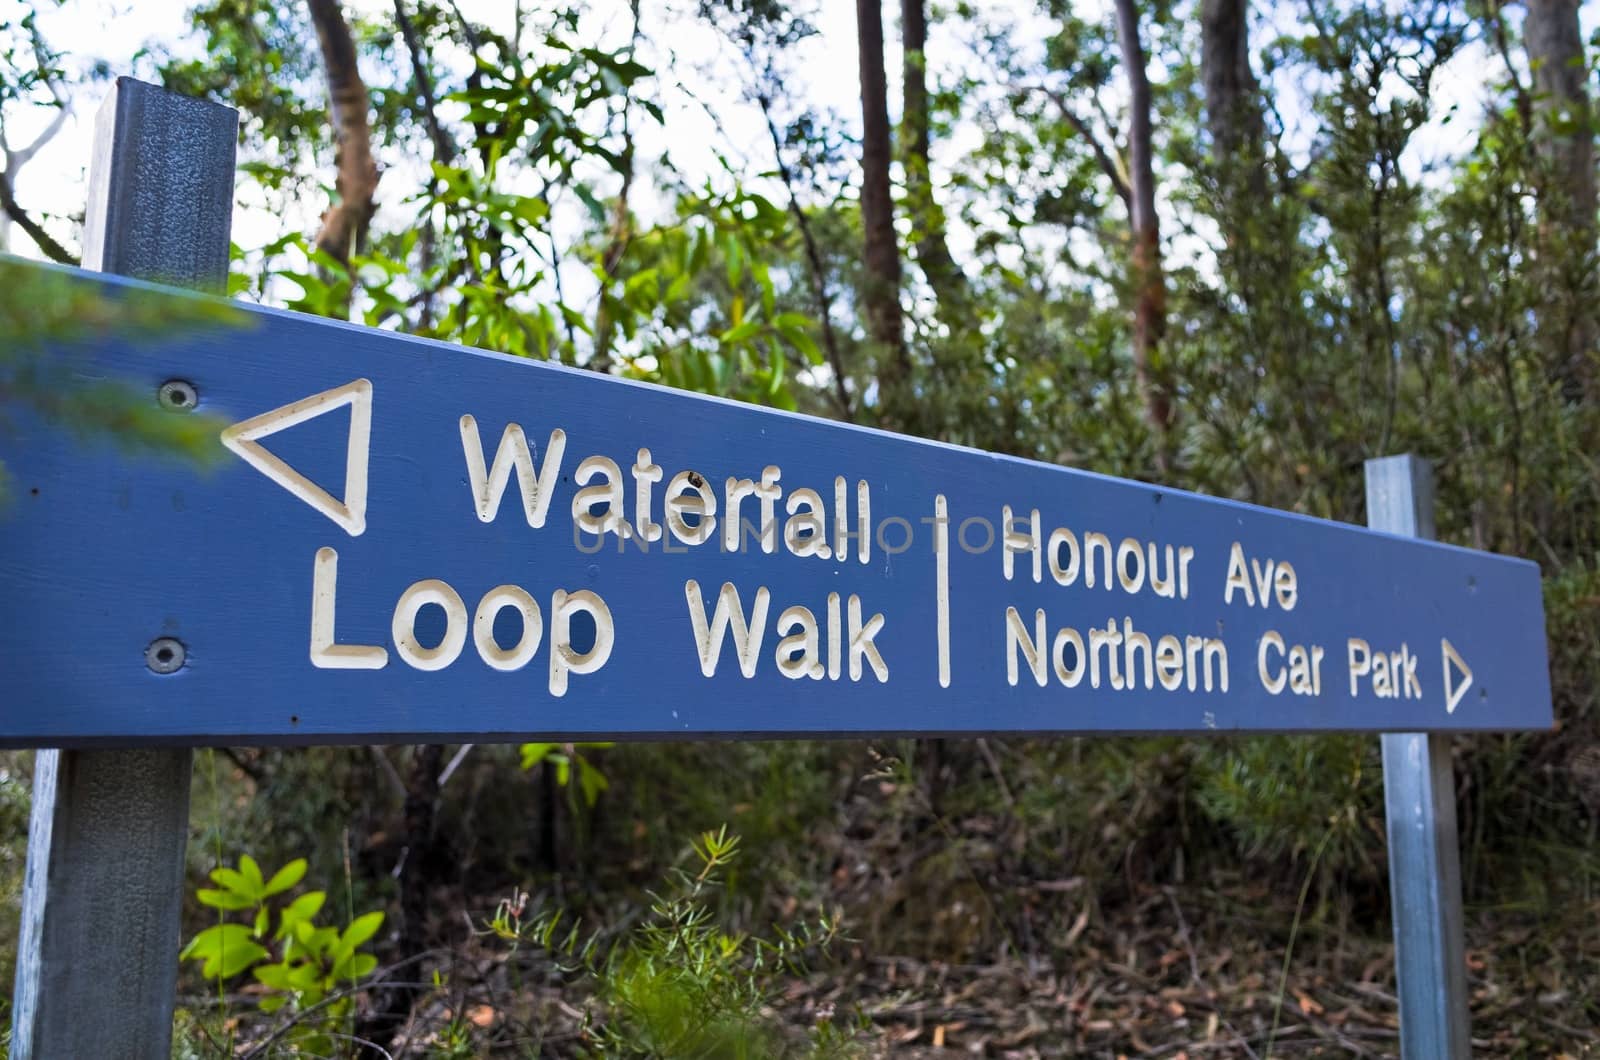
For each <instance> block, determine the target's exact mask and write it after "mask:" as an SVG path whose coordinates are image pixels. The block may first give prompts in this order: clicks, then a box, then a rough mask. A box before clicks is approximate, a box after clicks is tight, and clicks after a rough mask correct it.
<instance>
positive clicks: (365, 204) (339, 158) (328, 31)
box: [306, 0, 378, 261]
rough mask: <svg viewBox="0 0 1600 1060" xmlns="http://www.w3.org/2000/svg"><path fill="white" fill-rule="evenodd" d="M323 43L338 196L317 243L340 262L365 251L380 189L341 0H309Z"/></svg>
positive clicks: (367, 101) (366, 103)
mask: <svg viewBox="0 0 1600 1060" xmlns="http://www.w3.org/2000/svg"><path fill="white" fill-rule="evenodd" d="M306 8H307V10H309V11H310V12H311V22H312V24H313V25H314V26H315V27H316V29H317V43H318V44H319V45H321V48H322V65H323V67H324V69H325V70H326V71H327V74H328V101H329V107H330V110H331V111H332V117H333V142H334V154H333V162H334V168H335V171H336V176H335V178H334V189H335V190H336V191H337V192H338V201H337V202H335V203H334V204H333V205H332V206H330V207H329V208H328V212H327V213H325V214H323V215H322V228H321V230H320V231H318V232H317V248H318V249H319V250H322V251H325V252H326V253H328V254H329V255H331V256H332V257H334V258H335V259H337V260H339V261H349V260H350V255H351V254H352V253H357V252H359V251H361V250H362V249H363V248H364V246H365V244H366V238H367V224H368V222H369V221H371V219H372V209H373V195H374V194H376V192H377V190H378V163H377V161H376V160H375V159H374V158H373V156H372V126H371V125H370V124H369V122H368V118H367V112H368V111H369V110H370V109H371V106H372V101H371V98H370V97H369V96H368V95H367V86H366V83H365V82H363V81H362V80H361V71H360V69H359V68H358V66H357V65H356V45H355V40H354V38H353V37H352V36H351V35H350V24H349V23H348V22H346V21H345V17H344V12H343V11H342V10H340V7H339V3H338V0H306Z"/></svg>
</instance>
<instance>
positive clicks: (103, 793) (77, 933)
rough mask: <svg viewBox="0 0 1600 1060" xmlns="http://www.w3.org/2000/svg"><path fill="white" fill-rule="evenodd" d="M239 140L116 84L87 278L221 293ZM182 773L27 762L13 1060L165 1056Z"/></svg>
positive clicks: (99, 148)
mask: <svg viewBox="0 0 1600 1060" xmlns="http://www.w3.org/2000/svg"><path fill="white" fill-rule="evenodd" d="M237 135H238V114H237V112H235V111H234V110H233V109H231V108H229V107H223V106H219V105H217V104H214V103H208V102H205V101H202V100H195V99H188V98H185V97H182V96H178V95H174V94H172V93H169V92H166V91H164V90H162V89H160V88H157V87H156V86H154V85H147V84H143V83H141V82H138V81H134V80H132V79H129V78H119V79H118V80H117V82H116V86H115V88H114V89H113V92H112V95H111V97H110V98H109V99H108V100H107V101H106V103H105V105H104V106H103V107H102V108H101V111H100V114H99V116H98V117H97V119H96V123H95V150H94V157H93V161H92V164H91V166H90V183H89V203H88V215H87V221H86V224H85V231H84V264H85V266H86V267H88V268H92V269H99V270H101V271H103V272H114V273H120V274H122V275H127V276H133V277H137V278H140V279H146V280H155V281H161V282H164V283H170V284H175V285H180V286H185V287H194V288H200V289H204V290H215V291H220V290H221V289H222V288H224V287H225V286H226V281H227V274H228V248H229V233H230V223H231V218H232V211H233V179H234V154H235V147H236V144H237ZM156 399H157V396H156V394H154V393H152V394H151V395H150V400H151V401H155V400H156ZM175 414H176V413H175ZM146 559H148V557H141V556H138V555H127V556H126V561H127V562H129V563H137V562H141V561H142V560H146ZM180 562H181V558H180ZM150 636H151V639H152V640H153V641H154V640H157V639H161V638H162V631H161V630H158V629H153V630H151V631H150ZM168 640H170V638H168ZM160 650H161V651H163V652H166V653H167V654H166V655H165V657H164V658H161V659H159V661H152V662H151V667H152V668H155V667H156V666H157V665H160V666H162V667H163V669H165V668H168V667H170V666H171V663H172V661H173V653H174V652H176V653H177V659H178V661H179V663H180V665H181V659H182V651H183V649H182V647H181V644H180V643H179V642H177V641H175V640H174V641H171V643H166V644H165V645H164V647H162V648H161V649H160ZM152 658H153V659H154V658H155V656H152ZM150 676H151V677H152V678H154V676H155V675H154V674H152V675H150ZM218 709H221V705H220V704H219V705H218ZM192 759H193V752H192V751H190V750H189V749H188V748H161V747H156V748H142V749H138V750H40V751H39V752H38V754H37V756H36V758H35V764H34V777H33V811H32V819H31V821H30V823H29V828H28V865H27V873H26V878H25V883H24V887H23V905H22V933H21V942H20V945H19V952H18V956H17V976H16V989H15V995H14V1002H13V1013H12V1019H13V1032H12V1033H13V1039H12V1043H11V1056H12V1057H13V1058H15V1060H34V1058H44V1057H66V1056H81V1057H89V1056H105V1057H110V1056H116V1057H129V1058H150V1060H165V1058H166V1057H167V1056H168V1055H169V1053H170V1048H171V1038H172V1011H173V1001H174V993H175V990H176V984H177V972H178V959H177V954H178V943H179V934H180V924H179V916H180V913H181V909H182V902H183V890H184V886H183V884H184V846H185V843H186V840H187V836H188V828H189V783H190V775H191V768H190V767H191V764H192ZM96 969H98V973H95V971H94V970H96Z"/></svg>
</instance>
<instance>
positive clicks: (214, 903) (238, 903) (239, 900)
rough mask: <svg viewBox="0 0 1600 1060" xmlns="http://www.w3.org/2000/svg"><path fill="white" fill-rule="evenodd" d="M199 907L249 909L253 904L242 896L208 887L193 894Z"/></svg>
mask: <svg viewBox="0 0 1600 1060" xmlns="http://www.w3.org/2000/svg"><path fill="white" fill-rule="evenodd" d="M194 896H195V897H196V898H197V899H199V901H200V904H201V905H209V906H210V907H211V908H213V909H229V910H233V909H249V908H250V907H251V906H252V905H254V904H255V903H254V902H253V901H251V900H250V899H249V898H248V897H246V896H245V895H242V894H235V893H234V892H233V891H217V890H212V889H211V888H210V887H202V888H200V889H199V890H198V891H196V892H195V893H194Z"/></svg>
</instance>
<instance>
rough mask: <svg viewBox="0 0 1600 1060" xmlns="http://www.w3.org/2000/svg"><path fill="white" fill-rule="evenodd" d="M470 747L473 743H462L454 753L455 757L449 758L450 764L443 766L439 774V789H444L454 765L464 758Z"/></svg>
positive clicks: (452, 772) (470, 749)
mask: <svg viewBox="0 0 1600 1060" xmlns="http://www.w3.org/2000/svg"><path fill="white" fill-rule="evenodd" d="M472 748H473V745H472V744H470V743H464V744H462V745H461V749H460V750H459V751H457V752H456V753H455V757H454V758H452V759H450V764H449V765H447V766H445V767H444V772H442V773H440V774H439V789H440V790H441V791H442V790H444V786H445V783H446V782H447V781H448V780H449V779H450V777H451V775H452V774H454V773H455V771H456V767H457V766H459V765H460V764H461V763H462V761H463V760H465V759H466V757H467V755H468V754H469V753H470V752H471V751H472Z"/></svg>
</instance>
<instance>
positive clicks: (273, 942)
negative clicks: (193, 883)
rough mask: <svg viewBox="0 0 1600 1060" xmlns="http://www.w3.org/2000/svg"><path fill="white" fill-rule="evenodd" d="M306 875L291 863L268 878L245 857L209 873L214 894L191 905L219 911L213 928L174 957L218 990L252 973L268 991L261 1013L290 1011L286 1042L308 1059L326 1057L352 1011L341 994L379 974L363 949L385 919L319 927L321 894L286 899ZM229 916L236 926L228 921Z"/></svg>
mask: <svg viewBox="0 0 1600 1060" xmlns="http://www.w3.org/2000/svg"><path fill="white" fill-rule="evenodd" d="M305 874H306V861H305V859H304V858H296V859H295V860H293V861H291V862H289V863H288V864H287V865H285V866H284V867H283V868H281V869H279V870H278V871H277V872H275V873H273V874H272V875H271V876H270V877H268V876H266V875H265V874H264V873H262V871H261V867H260V866H259V865H258V864H257V863H256V860H255V859H254V858H252V857H251V856H250V855H249V854H243V855H241V856H240V858H239V865H238V867H237V868H229V867H227V866H221V867H218V868H216V869H213V870H212V872H211V879H212V881H213V882H215V883H216V884H217V886H216V887H215V888H206V887H203V888H200V889H199V890H198V891H196V892H195V897H196V898H197V899H198V900H199V901H200V903H201V904H203V905H206V906H209V907H211V908H213V909H216V910H218V912H219V918H218V922H217V923H216V924H213V925H212V926H210V927H208V928H205V929H204V930H202V931H200V932H199V933H198V934H196V935H195V936H194V938H192V939H190V940H189V944H188V945H187V946H185V947H184V948H183V951H182V953H181V954H179V956H180V957H181V958H182V959H185V960H191V961H198V962H200V974H201V975H203V976H204V977H205V978H207V979H209V980H212V981H213V982H215V983H216V984H217V985H218V987H219V989H220V988H221V986H222V984H224V983H226V982H227V981H228V980H230V979H233V978H235V977H237V976H239V975H241V974H243V973H244V972H246V971H248V972H250V974H251V976H252V978H254V979H255V980H256V981H257V982H258V983H260V984H261V985H262V986H264V987H266V991H267V992H266V993H265V994H264V995H263V996H262V997H261V1000H260V1002H259V1005H260V1008H261V1011H262V1012H266V1013H274V1012H278V1011H279V1010H282V1009H288V1010H289V1011H290V1012H291V1013H293V1014H294V1015H295V1016H296V1019H295V1024H296V1027H295V1030H294V1032H293V1034H292V1035H289V1036H288V1037H290V1038H291V1040H293V1041H294V1042H295V1043H296V1044H298V1045H299V1046H300V1047H301V1048H302V1049H303V1050H305V1051H308V1052H311V1053H319V1054H324V1055H325V1054H326V1053H328V1052H329V1048H330V1041H329V1037H328V1033H327V1032H328V1029H329V1028H330V1027H334V1026H338V1025H340V1024H342V1023H343V1021H344V1020H345V1019H346V1018H347V1017H348V1016H349V1015H350V1013H351V1009H352V1001H353V995H352V994H351V993H349V992H344V993H340V991H341V989H342V988H347V987H350V986H353V985H355V984H356V983H358V982H360V981H361V980H362V979H364V978H365V977H367V976H368V975H370V974H372V971H373V969H375V968H376V967H377V964H378V959H377V958H376V957H374V956H373V955H372V954H370V953H364V952H362V951H361V946H362V945H364V944H365V943H366V942H367V941H368V940H370V939H371V938H372V937H373V936H374V935H375V934H377V932H378V929H379V928H380V927H382V925H383V913H382V912H371V913H365V914H363V915H361V916H358V917H355V918H354V919H353V920H351V921H350V922H349V923H348V924H346V925H345V926H344V928H343V929H340V928H337V927H333V926H320V925H318V924H317V922H316V918H317V915H318V914H319V913H321V912H322V907H323V905H324V904H325V903H326V901H327V894H326V892H323V891H305V892H303V893H301V894H299V895H296V896H294V897H290V892H291V891H293V890H294V888H295V887H296V886H297V885H298V884H299V883H300V881H301V880H302V879H303V878H304V877H305ZM230 913H236V914H240V919H239V920H230V919H228V918H227V914H230ZM274 923H276V927H274Z"/></svg>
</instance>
